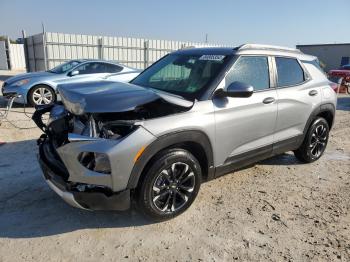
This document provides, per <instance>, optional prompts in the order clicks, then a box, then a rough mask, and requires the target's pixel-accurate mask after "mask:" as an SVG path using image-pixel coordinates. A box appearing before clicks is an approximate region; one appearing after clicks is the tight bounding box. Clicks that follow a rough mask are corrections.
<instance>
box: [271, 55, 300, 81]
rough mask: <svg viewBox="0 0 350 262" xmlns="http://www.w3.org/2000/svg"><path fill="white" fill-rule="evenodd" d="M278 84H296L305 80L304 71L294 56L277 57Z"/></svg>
mask: <svg viewBox="0 0 350 262" xmlns="http://www.w3.org/2000/svg"><path fill="white" fill-rule="evenodd" d="M275 59H276V66H277V75H278V86H279V87H281V86H294V85H298V84H301V83H303V82H304V81H305V76H304V71H303V69H302V68H301V66H300V64H299V62H298V61H297V60H296V59H294V58H285V57H276V58H275Z"/></svg>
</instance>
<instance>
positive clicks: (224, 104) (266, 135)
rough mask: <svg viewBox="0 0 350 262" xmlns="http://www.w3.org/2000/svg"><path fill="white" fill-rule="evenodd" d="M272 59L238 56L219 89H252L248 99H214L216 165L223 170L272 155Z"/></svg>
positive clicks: (275, 110)
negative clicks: (241, 86) (244, 86)
mask: <svg viewBox="0 0 350 262" xmlns="http://www.w3.org/2000/svg"><path fill="white" fill-rule="evenodd" d="M270 65H271V59H270V58H269V57H266V56H240V57H239V58H238V59H237V60H236V62H235V63H234V65H233V66H232V68H231V69H230V71H229V73H228V74H227V75H226V77H225V79H224V81H223V82H222V83H221V84H220V86H219V88H225V86H226V87H227V86H228V85H229V84H230V83H232V82H235V81H240V82H244V83H246V84H249V85H252V86H253V87H254V93H253V95H252V96H251V97H247V98H232V97H224V98H222V97H221V98H220V97H216V98H214V99H213V103H214V108H215V125H216V143H215V148H214V150H215V164H216V166H226V165H230V164H232V163H233V164H234V163H236V162H237V165H239V164H238V162H245V160H248V159H255V160H257V159H258V158H260V157H262V156H264V157H266V155H270V154H271V153H272V144H273V141H274V129H275V124H276V118H277V104H276V102H275V100H276V99H277V93H276V90H275V89H274V88H271V87H270V86H271V85H270V82H271V80H272V76H271V75H270V70H269V68H270ZM234 167H235V165H233V168H234Z"/></svg>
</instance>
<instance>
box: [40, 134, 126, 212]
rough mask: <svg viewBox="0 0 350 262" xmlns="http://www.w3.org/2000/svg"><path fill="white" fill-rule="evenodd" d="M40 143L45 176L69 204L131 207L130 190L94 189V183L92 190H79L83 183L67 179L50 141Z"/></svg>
mask: <svg viewBox="0 0 350 262" xmlns="http://www.w3.org/2000/svg"><path fill="white" fill-rule="evenodd" d="M38 143H39V155H38V159H39V163H40V166H41V169H42V171H43V174H44V178H45V180H46V182H47V184H48V185H49V187H50V188H51V189H52V190H53V191H54V192H56V193H57V194H58V195H59V196H60V197H61V198H62V199H63V200H64V201H65V202H67V203H68V204H69V205H71V206H73V207H77V208H81V209H89V210H121V211H122V210H127V209H129V208H130V190H129V189H126V190H123V191H120V192H109V191H108V190H107V189H106V190H105V192H104V189H103V188H102V187H96V188H97V189H98V191H94V189H93V187H91V186H92V185H88V186H90V188H91V190H90V191H79V190H78V189H79V187H80V188H81V187H83V186H85V185H83V184H77V183H72V182H69V181H68V180H67V176H69V175H68V173H67V170H65V168H64V166H62V165H60V163H59V162H57V161H58V160H55V157H56V156H55V153H54V152H53V150H54V149H52V146H51V145H50V142H49V141H47V140H46V139H45V138H41V139H39V141H38Z"/></svg>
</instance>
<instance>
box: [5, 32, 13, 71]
mask: <svg viewBox="0 0 350 262" xmlns="http://www.w3.org/2000/svg"><path fill="white" fill-rule="evenodd" d="M10 44H11V42H10V38H9V37H7V39H6V45H5V47H6V50H7V52H6V53H7V64H8V68H9V70H12V63H11V49H10Z"/></svg>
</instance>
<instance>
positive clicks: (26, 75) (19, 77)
mask: <svg viewBox="0 0 350 262" xmlns="http://www.w3.org/2000/svg"><path fill="white" fill-rule="evenodd" d="M55 75H57V74H54V73H50V72H46V71H42V72H33V73H24V74H19V75H16V76H13V77H10V78H9V79H7V80H6V83H8V84H12V83H15V82H17V81H20V80H22V79H32V78H42V79H44V78H46V77H52V76H55Z"/></svg>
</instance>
